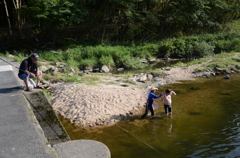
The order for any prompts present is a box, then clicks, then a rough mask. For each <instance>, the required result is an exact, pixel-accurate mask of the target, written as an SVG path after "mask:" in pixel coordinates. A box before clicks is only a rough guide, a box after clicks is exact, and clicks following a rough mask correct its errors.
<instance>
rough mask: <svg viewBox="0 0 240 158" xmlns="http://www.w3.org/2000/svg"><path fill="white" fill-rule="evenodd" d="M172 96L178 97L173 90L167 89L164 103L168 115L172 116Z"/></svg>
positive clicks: (163, 98) (163, 99)
mask: <svg viewBox="0 0 240 158" xmlns="http://www.w3.org/2000/svg"><path fill="white" fill-rule="evenodd" d="M171 95H176V93H175V92H174V91H171V89H167V90H166V93H164V94H163V95H162V101H163V105H164V110H165V113H166V115H171V114H172V98H171Z"/></svg>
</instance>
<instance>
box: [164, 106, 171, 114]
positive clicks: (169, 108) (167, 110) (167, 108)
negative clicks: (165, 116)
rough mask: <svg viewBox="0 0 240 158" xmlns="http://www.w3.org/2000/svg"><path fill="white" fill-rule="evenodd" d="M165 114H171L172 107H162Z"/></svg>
mask: <svg viewBox="0 0 240 158" xmlns="http://www.w3.org/2000/svg"><path fill="white" fill-rule="evenodd" d="M164 110H165V113H168V112H172V106H171V105H164Z"/></svg>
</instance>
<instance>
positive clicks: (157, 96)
mask: <svg viewBox="0 0 240 158" xmlns="http://www.w3.org/2000/svg"><path fill="white" fill-rule="evenodd" d="M161 96H162V94H159V95H156V94H153V97H154V99H156V98H160V97H161Z"/></svg>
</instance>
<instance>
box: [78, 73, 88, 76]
mask: <svg viewBox="0 0 240 158" xmlns="http://www.w3.org/2000/svg"><path fill="white" fill-rule="evenodd" d="M84 75H86V74H85V73H82V72H81V73H78V76H81V77H82V76H84Z"/></svg>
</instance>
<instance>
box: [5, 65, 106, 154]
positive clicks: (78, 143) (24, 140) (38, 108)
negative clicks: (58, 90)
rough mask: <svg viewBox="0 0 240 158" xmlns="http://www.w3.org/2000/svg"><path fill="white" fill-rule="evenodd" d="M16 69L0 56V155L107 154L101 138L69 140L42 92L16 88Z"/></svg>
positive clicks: (18, 85)
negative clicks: (0, 58) (96, 139)
mask: <svg viewBox="0 0 240 158" xmlns="http://www.w3.org/2000/svg"><path fill="white" fill-rule="evenodd" d="M10 62H11V64H14V65H16V66H19V65H18V63H14V62H13V61H10ZM17 72H18V70H16V69H14V68H13V67H12V66H10V65H8V64H7V63H5V62H3V61H2V60H0V100H1V102H0V106H1V110H0V117H1V121H0V127H1V128H0V157H1V158H13V157H14V158H23V157H24V158H40V157H43V158H57V157H58V158H59V157H60V158H110V151H109V149H108V148H107V146H105V145H104V144H102V143H101V142H97V141H93V140H75V141H71V140H70V138H69V136H68V135H67V133H66V131H65V129H64V128H63V127H62V125H61V123H60V121H59V120H58V118H57V116H56V114H55V112H54V111H53V110H52V107H51V105H50V103H49V102H48V100H47V99H46V97H45V95H44V94H43V92H42V91H41V90H40V91H36V90H34V92H33V93H32V92H28V93H27V92H24V91H23V90H22V89H20V88H19V87H20V85H21V84H22V83H21V81H20V80H19V79H18V78H17V76H16V74H17Z"/></svg>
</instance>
